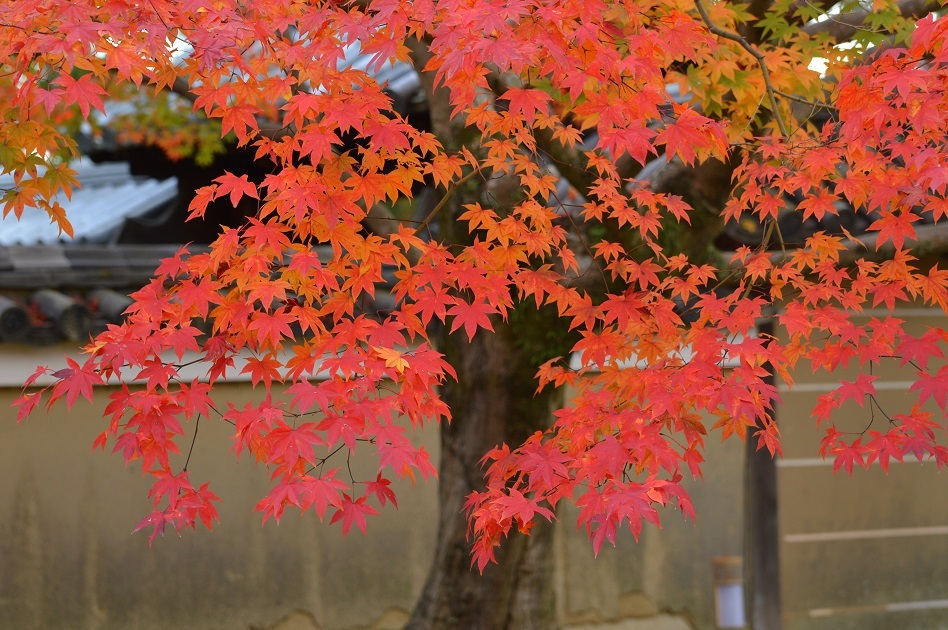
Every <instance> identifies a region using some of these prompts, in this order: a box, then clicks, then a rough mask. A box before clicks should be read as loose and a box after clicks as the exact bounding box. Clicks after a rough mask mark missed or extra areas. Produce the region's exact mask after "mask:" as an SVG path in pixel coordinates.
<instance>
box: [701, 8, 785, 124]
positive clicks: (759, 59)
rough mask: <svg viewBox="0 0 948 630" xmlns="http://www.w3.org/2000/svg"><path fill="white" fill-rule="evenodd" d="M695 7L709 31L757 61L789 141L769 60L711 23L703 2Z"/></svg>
mask: <svg viewBox="0 0 948 630" xmlns="http://www.w3.org/2000/svg"><path fill="white" fill-rule="evenodd" d="M695 6H696V7H697V8H698V13H699V14H700V15H701V19H702V20H704V23H705V25H706V26H707V27H708V30H709V31H711V32H712V33H713V34H715V35H717V36H718V37H721V38H724V39H729V40H731V41H732V42H736V43H737V44H738V45H739V46H740V47H741V48H743V49H744V50H746V51H747V52H749V53H750V54H751V56H752V57H754V59H756V60H757V64H758V65H759V66H760V72H761V75H763V79H764V88H765V89H766V90H767V96H768V97H769V98H770V107H771V109H772V110H773V113H774V119H775V120H776V121H777V127H779V128H780V134H781V135H782V136H783V137H784V138H787V139H789V138H790V133H789V132H788V131H787V125H786V123H784V121H783V116H781V115H780V110H779V109H777V94H776V92H775V91H774V86H773V83H772V82H771V80H770V70H769V69H768V68H767V60H766V59H765V58H764V53H762V52H760V51H759V50H757V48H755V47H754V46H752V45H751V44H750V42H748V41H747V40H746V39H744V37H742V36H741V35H738V34H737V33H734V32H731V31H726V30H724V29H723V28H720V27H718V26H715V24H714V23H713V22H712V21H711V16H710V15H708V9H707V8H706V7H705V6H704V3H703V2H702V1H701V0H695Z"/></svg>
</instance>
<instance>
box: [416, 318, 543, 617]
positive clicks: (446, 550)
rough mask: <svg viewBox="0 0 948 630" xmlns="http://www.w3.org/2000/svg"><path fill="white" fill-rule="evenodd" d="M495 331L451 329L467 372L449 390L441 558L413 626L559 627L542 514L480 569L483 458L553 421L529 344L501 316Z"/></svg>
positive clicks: (448, 344) (456, 357) (450, 349)
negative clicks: (475, 508)
mask: <svg viewBox="0 0 948 630" xmlns="http://www.w3.org/2000/svg"><path fill="white" fill-rule="evenodd" d="M495 328H496V329H497V331H496V333H495V334H482V335H479V336H477V337H475V339H474V341H473V342H468V340H467V338H466V337H463V338H461V336H460V335H450V336H448V335H446V336H445V337H446V338H445V343H444V346H445V347H444V348H442V351H444V352H445V353H446V355H447V356H448V359H449V360H450V361H451V364H452V365H453V366H454V367H455V369H456V370H457V372H458V383H452V384H449V385H446V386H445V387H444V389H443V391H442V397H443V398H444V400H445V402H447V403H448V404H449V405H450V407H451V410H452V414H453V419H452V421H451V423H450V424H446V425H444V426H443V427H442V429H441V465H440V469H439V476H440V479H439V499H440V514H439V522H438V539H437V542H436V544H435V557H434V561H433V563H432V566H431V570H430V572H429V574H428V579H427V582H426V584H425V587H424V590H423V592H422V594H421V597H420V599H419V600H418V603H417V604H416V606H415V610H414V612H413V614H412V616H411V619H410V620H409V622H408V625H407V626H406V628H412V629H427V628H484V629H495V628H497V629H500V628H517V629H543V628H551V627H554V625H555V623H556V620H555V606H554V594H553V582H552V559H551V552H552V538H553V536H552V525H551V524H550V523H547V522H546V521H543V520H541V522H540V523H538V524H537V525H536V526H535V527H534V528H533V529H532V530H531V532H530V535H529V536H524V535H520V534H517V535H513V536H511V537H510V538H508V539H507V540H505V541H504V543H503V545H502V546H501V547H500V549H499V550H498V552H497V564H495V565H489V566H488V567H487V568H486V569H485V571H484V573H483V575H481V574H479V573H478V572H477V570H476V569H472V568H471V555H470V543H469V541H468V540H467V531H468V528H467V521H466V518H465V514H464V512H463V506H464V501H465V499H466V497H467V495H468V494H470V493H471V492H473V491H475V490H481V489H483V487H484V481H483V476H482V474H481V466H480V460H481V458H482V457H483V456H484V454H485V453H487V452H488V451H489V450H490V449H491V448H493V447H494V446H496V445H497V444H500V443H501V442H507V443H508V444H511V445H519V444H520V443H521V442H522V441H523V440H524V439H525V438H527V437H528V436H529V435H530V434H532V433H533V432H534V431H537V430H541V429H543V428H544V427H546V426H547V424H548V422H549V418H550V411H551V404H552V402H553V401H552V400H551V395H549V394H541V395H538V396H536V397H534V396H533V392H534V390H535V389H536V385H535V381H534V379H533V376H534V370H535V367H534V362H533V361H532V360H531V357H530V356H528V355H529V354H530V346H529V345H528V346H526V347H524V346H523V345H521V344H520V343H519V342H518V338H517V336H516V333H515V331H514V330H513V329H512V327H511V326H510V325H508V324H506V323H502V322H497V323H496V324H495Z"/></svg>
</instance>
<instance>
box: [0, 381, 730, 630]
mask: <svg viewBox="0 0 948 630" xmlns="http://www.w3.org/2000/svg"><path fill="white" fill-rule="evenodd" d="M107 393H108V392H107V391H106V390H99V392H98V394H97V403H96V405H94V406H90V405H88V404H87V403H85V402H84V401H80V402H78V403H77V404H76V406H75V407H74V409H73V411H72V412H71V413H69V414H66V413H65V411H64V410H63V409H61V408H60V407H57V408H56V409H55V410H54V412H53V414H51V415H49V416H43V414H42V413H38V414H36V416H35V417H33V418H31V419H30V420H29V421H27V422H26V423H24V424H22V425H20V426H16V425H15V423H14V421H13V420H14V413H13V411H12V410H10V408H9V405H10V403H11V402H12V400H13V399H14V398H15V397H16V396H17V395H18V394H19V392H18V390H15V389H12V388H0V628H18V629H19V628H23V629H28V628H102V629H105V628H116V629H118V628H122V629H125V628H172V627H173V628H178V629H186V628H201V629H205V628H206V629H214V628H270V627H274V628H280V629H281V630H291V629H294V628H297V629H304V628H305V629H310V628H314V627H319V628H324V629H325V628H354V627H372V628H383V627H390V628H395V627H399V626H400V625H401V624H402V623H403V622H404V620H405V619H406V614H407V611H408V610H410V608H411V605H412V603H413V601H414V599H415V597H416V596H417V594H418V593H419V592H420V590H421V587H422V585H423V582H424V578H425V575H426V571H427V568H428V564H429V562H430V549H431V545H432V541H433V539H434V535H435V511H436V494H435V493H436V485H435V483H434V482H433V483H427V484H426V483H423V482H422V483H418V484H416V485H415V486H414V487H412V486H411V485H410V484H403V485H402V486H401V487H399V488H398V489H397V491H398V498H399V506H400V508H399V509H398V510H397V511H395V510H388V511H386V512H385V514H384V515H383V517H382V518H374V519H370V521H369V527H368V529H369V531H368V536H362V535H361V534H360V533H358V532H356V533H354V534H350V536H349V537H348V538H345V539H343V538H342V536H341V532H340V529H339V528H338V526H332V527H330V526H329V525H328V524H323V523H320V522H319V521H318V519H317V518H316V517H315V515H314V514H312V513H309V514H307V515H306V516H305V517H300V516H299V515H298V513H296V514H294V513H290V512H288V513H287V515H286V516H285V517H284V519H283V521H282V522H281V523H280V524H279V526H277V525H276V524H274V523H273V521H270V522H268V523H267V524H266V525H265V526H261V524H260V516H259V514H256V513H253V512H252V509H253V506H254V505H255V504H256V502H257V501H258V500H259V499H260V498H261V497H262V496H263V495H264V494H265V492H266V489H267V487H268V482H267V475H266V473H265V471H264V470H262V468H261V467H260V466H259V465H257V464H255V463H253V462H252V461H251V460H250V459H249V458H246V457H245V458H242V459H241V461H240V462H237V461H235V459H234V457H233V455H232V454H231V453H230V444H231V442H230V433H229V430H230V427H229V425H225V424H223V423H220V422H218V423H214V422H208V421H204V422H202V424H201V428H200V434H199V437H198V441H197V445H196V447H195V451H194V454H193V456H192V460H191V464H190V466H189V468H190V470H191V471H192V481H194V482H200V481H202V480H211V481H212V487H213V488H214V490H215V492H217V494H218V495H219V496H220V497H221V498H222V499H223V501H222V502H221V504H220V505H219V509H220V514H221V522H220V523H219V524H217V525H216V527H215V529H214V531H213V532H207V531H203V530H199V531H197V532H193V531H188V532H185V534H184V535H183V536H182V537H180V538H179V537H178V536H176V535H174V534H173V533H172V534H169V535H167V536H166V537H165V538H163V539H158V540H156V542H155V545H154V547H152V548H149V546H148V537H147V535H146V534H142V533H139V534H135V535H131V531H132V529H133V528H134V527H135V525H136V524H137V523H138V521H139V520H140V519H141V518H142V517H143V516H144V515H145V514H146V513H147V511H148V508H149V501H148V499H147V497H146V491H147V487H148V483H147V480H145V479H142V477H141V473H140V471H139V470H138V469H137V468H135V467H134V466H133V467H130V468H125V467H124V466H123V464H122V461H121V458H120V457H118V456H115V455H110V454H107V453H102V452H101V451H96V452H95V453H91V452H90V448H91V444H92V440H93V439H94V437H95V435H96V434H97V433H98V432H99V431H101V429H102V427H103V424H102V423H103V421H102V420H101V419H100V413H101V409H102V407H104V404H105V402H106V400H107V399H106V396H105V394H107ZM217 397H218V399H220V400H228V401H230V402H233V403H235V404H237V405H242V404H244V403H245V402H248V401H249V400H251V399H253V392H252V391H251V390H250V388H249V385H248V384H232V385H224V386H221V387H220V388H218V392H217ZM3 410H6V411H3ZM190 430H191V429H190V428H188V431H190ZM417 437H418V439H419V440H420V441H422V442H423V443H425V445H426V448H428V449H429V450H430V451H431V452H432V453H433V456H434V457H435V458H437V456H438V440H437V432H436V430H430V431H428V432H427V433H425V434H423V435H418V436H417ZM707 459H708V460H709V464H708V466H707V468H706V470H705V480H704V481H703V482H701V481H699V482H696V483H690V482H689V487H690V488H692V490H693V499H694V502H695V507H696V509H697V511H698V515H699V518H698V522H697V524H692V523H691V522H689V521H686V520H684V518H683V517H682V516H681V514H680V513H678V512H677V511H672V510H669V511H667V513H666V514H664V515H663V528H662V529H661V530H658V529H654V528H647V529H646V530H645V532H644V533H643V536H642V538H641V540H640V542H638V543H636V542H635V541H634V540H633V539H632V537H631V535H624V536H621V537H620V538H619V541H618V545H617V547H616V548H615V549H613V548H604V549H603V550H602V552H601V553H600V555H599V558H598V559H594V558H593V554H592V551H591V548H590V545H589V543H588V541H587V539H586V536H585V533H583V532H577V531H576V528H575V511H572V510H568V509H564V510H563V511H562V512H561V513H560V514H559V517H560V519H561V525H560V526H559V527H558V529H557V534H556V553H557V558H556V562H555V565H556V576H555V579H556V584H557V588H558V597H557V600H558V602H557V606H558V613H559V618H560V619H561V620H562V621H563V622H564V624H567V625H576V624H601V623H606V622H619V621H621V620H623V619H625V620H627V623H629V624H632V623H633V622H634V621H635V620H636V619H638V620H639V621H640V622H644V621H645V620H651V621H649V623H650V624H651V625H646V626H640V625H628V626H627V627H629V628H634V627H649V628H655V629H659V628H679V629H680V628H684V627H688V626H691V627H697V628H712V627H714V626H713V596H712V586H711V560H712V558H713V557H714V556H717V555H730V554H740V553H741V528H742V521H741V518H742V517H741V491H742V483H741V474H742V473H741V471H742V467H741V466H742V447H741V445H740V444H739V443H737V442H733V441H732V442H728V443H727V444H724V445H720V444H718V443H717V442H716V441H715V440H714V439H711V440H710V443H709V449H708V454H707ZM359 465H360V464H359V463H358V462H356V466H359ZM357 474H358V473H357ZM366 474H368V471H366ZM661 612H666V613H675V614H674V615H668V614H666V615H659V613H661ZM656 615H659V616H656ZM630 619H631V620H630ZM636 623H638V622H636ZM611 627H614V628H620V627H625V626H611Z"/></svg>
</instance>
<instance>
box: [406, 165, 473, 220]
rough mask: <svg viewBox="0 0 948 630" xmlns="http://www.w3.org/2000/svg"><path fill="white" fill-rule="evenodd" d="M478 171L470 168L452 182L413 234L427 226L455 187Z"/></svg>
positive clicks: (446, 201)
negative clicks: (466, 172) (468, 171)
mask: <svg viewBox="0 0 948 630" xmlns="http://www.w3.org/2000/svg"><path fill="white" fill-rule="evenodd" d="M479 172H480V171H479V170H478V169H476V168H475V169H474V170H472V171H471V172H470V173H468V174H467V175H465V176H464V177H462V178H461V179H459V180H458V181H456V182H455V183H454V185H453V186H451V188H449V189H448V191H447V192H446V193H444V197H442V198H441V201H439V202H438V205H436V206H435V207H434V208H433V209H432V210H431V212H429V213H428V216H426V217H425V220H424V221H422V222H421V225H419V226H418V227H417V228H415V234H418V233H419V232H421V231H422V230H424V229H425V228H426V227H428V224H429V223H430V222H431V220H432V219H434V218H435V216H437V214H438V213H439V212H441V208H443V207H444V205H445V204H446V203H448V199H450V198H451V195H452V194H453V193H454V191H455V190H457V189H458V188H459V187H460V186H461V184H463V183H465V182H466V181H467V180H469V179H471V178H472V177H474V174H475V173H479Z"/></svg>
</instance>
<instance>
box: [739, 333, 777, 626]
mask: <svg viewBox="0 0 948 630" xmlns="http://www.w3.org/2000/svg"><path fill="white" fill-rule="evenodd" d="M758 331H759V332H760V333H761V334H762V335H772V334H773V321H772V320H771V319H769V318H768V319H766V320H763V322H762V323H761V324H759V325H758ZM768 378H769V381H770V382H771V383H773V381H774V377H773V374H771V375H770V377H768ZM745 453H746V454H745V460H744V598H745V599H744V608H745V610H746V616H747V621H748V624H749V627H750V628H753V629H754V630H780V627H781V618H780V536H779V531H778V522H777V464H776V461H775V460H774V458H773V457H771V456H770V452H769V451H768V450H767V449H766V448H764V449H761V450H757V439H756V438H754V437H752V436H750V435H748V437H747V443H746V446H745Z"/></svg>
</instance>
